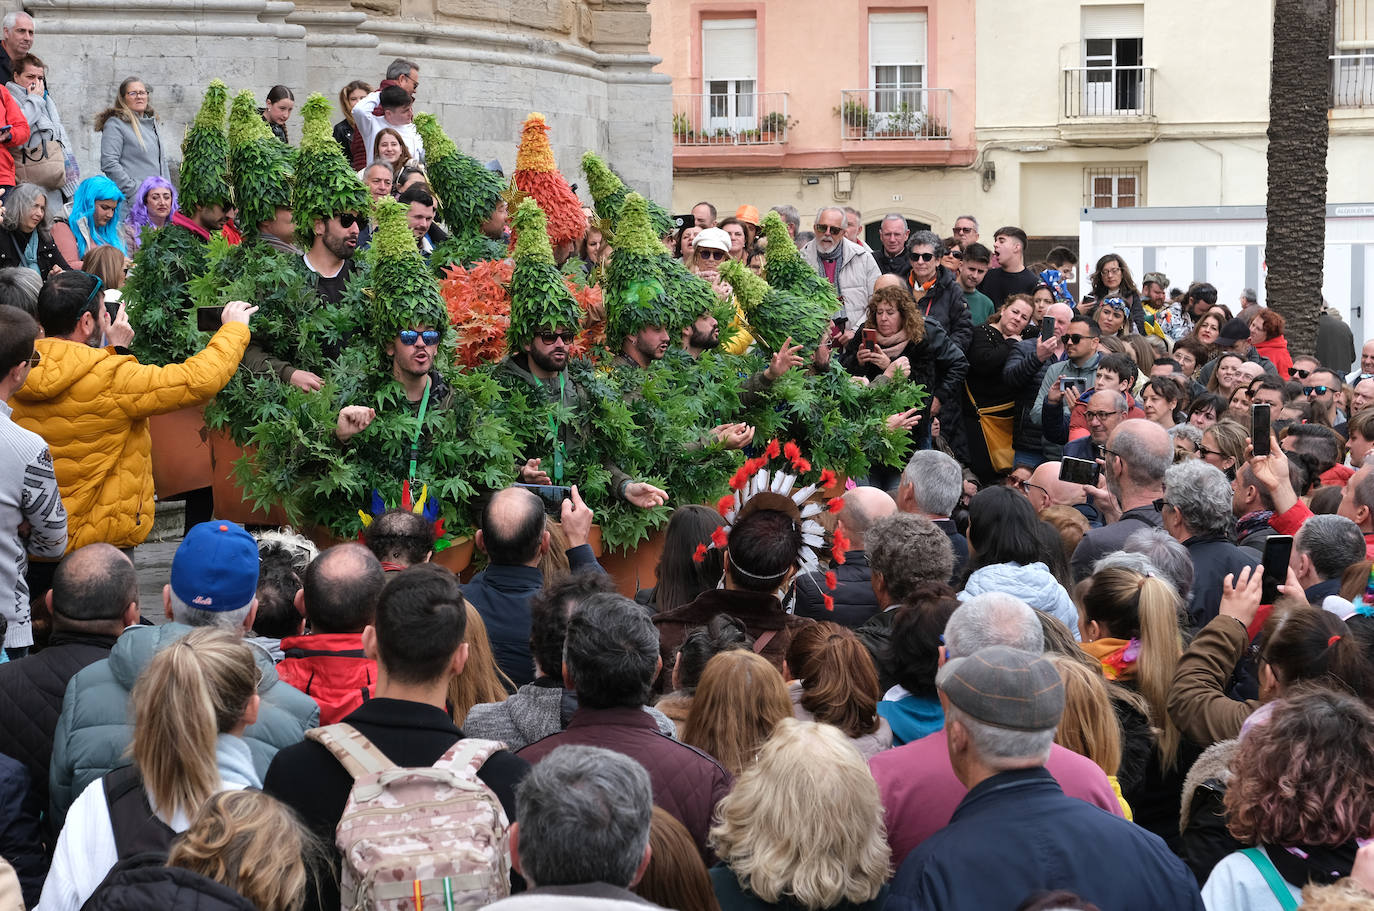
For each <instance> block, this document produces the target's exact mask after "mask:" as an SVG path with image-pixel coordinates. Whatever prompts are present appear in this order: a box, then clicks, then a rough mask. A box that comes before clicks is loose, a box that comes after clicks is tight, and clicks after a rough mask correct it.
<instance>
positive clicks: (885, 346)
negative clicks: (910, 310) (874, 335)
mask: <svg viewBox="0 0 1374 911" xmlns="http://www.w3.org/2000/svg"><path fill="white" fill-rule="evenodd" d="M908 341H910V339H908V338H907V337H906V333H905V332H898V333H897V334H895V335H879V336H878V347H879V348H880V349H882V352H883V354H886V355H887V356H888V358H889V359H890V360H894V361H895V360H896V359H897V358H899V357H901V356H902V351H904V350H905V349H906V345H907V342H908Z"/></svg>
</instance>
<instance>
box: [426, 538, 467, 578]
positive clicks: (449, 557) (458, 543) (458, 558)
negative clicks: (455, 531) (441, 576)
mask: <svg viewBox="0 0 1374 911" xmlns="http://www.w3.org/2000/svg"><path fill="white" fill-rule="evenodd" d="M472 552H473V540H472V539H471V538H468V537H462V538H457V539H455V540H454V542H453V543H452V544H450V545H449V546H448V547H445V548H444V549H443V550H439V551H435V552H434V556H433V557H431V558H430V561H431V562H433V563H438V564H439V565H440V566H442V567H444V568H445V569H447V570H449V571H450V572H452V573H453V574H454V575H455V576H457V575H461V574H462V572H463V570H465V569H467V568H468V566H470V565H471V564H472Z"/></svg>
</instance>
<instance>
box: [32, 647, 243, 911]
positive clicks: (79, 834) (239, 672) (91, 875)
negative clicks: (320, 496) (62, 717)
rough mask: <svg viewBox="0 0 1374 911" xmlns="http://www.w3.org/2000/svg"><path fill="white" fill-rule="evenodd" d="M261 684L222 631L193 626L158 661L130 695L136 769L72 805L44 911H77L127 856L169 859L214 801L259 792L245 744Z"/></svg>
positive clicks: (99, 784) (95, 785)
mask: <svg viewBox="0 0 1374 911" xmlns="http://www.w3.org/2000/svg"><path fill="white" fill-rule="evenodd" d="M257 685H258V667H257V664H256V663H255V662H254V659H253V652H252V650H251V649H250V648H249V647H248V646H247V645H245V644H244V643H243V641H242V640H241V639H240V638H239V637H238V636H235V635H233V634H232V633H229V632H227V631H225V630H220V629H211V628H199V629H194V630H192V631H191V632H190V633H187V634H186V635H185V636H183V637H181V638H180V639H178V640H176V641H175V642H173V643H172V644H171V645H169V646H167V647H166V648H165V649H163V650H162V651H161V652H159V653H158V654H156V655H155V656H153V658H152V660H151V661H149V663H148V666H147V667H146V668H145V669H144V671H143V673H142V674H141V675H140V676H139V678H138V682H137V683H136V684H135V685H134V689H133V693H132V695H131V700H132V702H133V708H134V741H133V750H132V753H133V765H132V766H127V767H125V768H121V769H116V770H115V771H113V772H111V773H110V774H109V775H106V776H105V777H104V778H101V779H99V780H98V781H95V782H92V783H91V784H90V786H89V787H87V788H86V789H85V790H84V791H82V792H81V796H80V797H78V798H77V799H76V802H75V803H73V804H72V807H71V810H70V812H69V813H68V815H67V819H66V823H65V824H64V825H63V827H62V833H61V835H60V836H59V837H58V840H57V848H56V851H55V854H54V856H53V862H52V868H51V870H50V871H49V873H48V879H47V881H46V882H45V883H44V884H43V896H42V899H41V902H40V904H41V905H42V907H43V908H44V911H77V909H79V908H80V907H81V906H82V904H83V903H84V902H85V901H86V899H87V898H89V897H90V895H91V893H92V892H94V891H95V889H96V887H97V886H98V885H100V882H101V880H103V879H104V878H105V875H106V873H108V872H109V870H110V868H111V867H113V866H114V865H115V863H116V862H117V861H119V860H121V859H123V858H125V857H127V856H129V855H130V854H133V853H140V852H147V851H153V852H156V853H161V854H166V852H167V851H168V850H169V849H170V847H171V843H172V838H173V836H174V835H175V834H176V833H178V832H184V831H186V829H187V828H189V827H190V824H191V820H192V818H194V817H195V815H196V813H197V812H198V811H199V810H200V809H201V807H202V806H203V805H204V804H205V802H206V801H207V800H208V799H209V798H210V797H211V795H213V794H216V793H218V792H220V791H227V790H236V789H241V788H247V787H252V788H261V787H262V782H261V781H260V780H259V778H258V775H257V773H256V771H255V770H254V768H253V757H252V754H251V752H250V750H249V747H248V744H247V743H245V742H244V741H243V740H242V738H241V735H242V734H243V730H244V728H246V727H248V725H250V724H253V723H254V722H255V721H256V720H257V717H258V703H259V697H258V694H257Z"/></svg>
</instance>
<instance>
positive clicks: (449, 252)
mask: <svg viewBox="0 0 1374 911" xmlns="http://www.w3.org/2000/svg"><path fill="white" fill-rule="evenodd" d="M415 129H416V130H417V131H418V132H419V134H420V138H421V139H422V140H423V141H424V144H425V161H426V162H427V163H428V165H427V167H428V174H429V182H430V186H432V187H433V188H434V193H435V195H436V196H437V197H438V200H439V220H440V221H441V222H443V223H444V225H445V226H446V227H447V228H448V230H449V236H448V238H447V239H445V240H444V241H443V242H441V243H440V244H439V245H438V246H437V247H435V248H434V252H433V253H432V254H431V255H430V258H429V264H430V267H431V268H433V269H434V272H435V274H437V275H441V276H442V275H443V274H444V271H445V269H447V267H448V266H450V265H452V264H454V263H458V264H460V265H462V266H471V265H472V264H473V263H476V262H481V261H484V260H493V259H501V258H503V257H504V256H505V255H506V245H505V242H504V240H503V237H502V235H503V234H504V232H505V229H506V222H507V220H508V219H507V206H506V198H505V196H504V195H503V193H504V191H505V181H504V180H503V179H502V178H501V175H500V174H497V173H496V172H495V171H491V170H488V169H487V167H486V166H485V165H483V164H482V163H481V162H480V161H478V160H477V159H475V158H473V157H472V156H470V155H464V154H463V153H462V152H460V151H458V147H457V146H456V145H454V144H453V140H451V139H449V138H448V135H447V134H446V133H445V132H444V130H443V128H442V127H440V126H439V121H438V120H436V119H435V118H434V115H433V114H417V115H416V116H415Z"/></svg>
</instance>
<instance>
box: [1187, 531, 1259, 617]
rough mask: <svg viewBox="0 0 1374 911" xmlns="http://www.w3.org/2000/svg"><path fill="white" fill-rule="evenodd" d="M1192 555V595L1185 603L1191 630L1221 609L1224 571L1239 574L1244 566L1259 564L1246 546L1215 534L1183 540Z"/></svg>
mask: <svg viewBox="0 0 1374 911" xmlns="http://www.w3.org/2000/svg"><path fill="white" fill-rule="evenodd" d="M1183 546H1184V547H1186V548H1188V556H1190V557H1192V558H1193V594H1192V602H1191V603H1190V604H1189V605H1188V620H1189V624H1190V625H1191V626H1192V628H1193V629H1195V630H1198V629H1202V628H1203V627H1204V626H1206V625H1207V624H1208V623H1210V622H1211V621H1212V618H1213V617H1215V616H1216V615H1217V612H1218V611H1219V610H1220V609H1221V583H1222V580H1223V579H1225V578H1226V576H1227V575H1228V574H1233V575H1239V573H1240V571H1241V570H1242V569H1244V568H1245V567H1247V566H1251V567H1253V566H1259V564H1260V558H1259V557H1257V556H1256V555H1255V552H1254V551H1253V550H1250V549H1249V548H1241V547H1237V546H1236V545H1234V544H1232V543H1231V542H1230V541H1227V540H1226V539H1225V538H1222V537H1219V536H1212V537H1196V536H1195V537H1192V538H1189V539H1188V540H1187V541H1184V542H1183Z"/></svg>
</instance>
